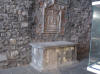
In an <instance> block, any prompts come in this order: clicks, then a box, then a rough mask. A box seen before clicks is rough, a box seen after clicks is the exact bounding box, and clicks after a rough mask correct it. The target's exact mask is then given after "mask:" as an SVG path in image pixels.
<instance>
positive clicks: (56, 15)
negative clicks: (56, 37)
mask: <svg viewBox="0 0 100 74" xmlns="http://www.w3.org/2000/svg"><path fill="white" fill-rule="evenodd" d="M66 6H67V0H66V1H65V2H64V1H63V0H37V1H36V9H35V19H34V21H35V24H36V25H37V27H36V32H37V33H39V34H40V33H61V31H62V30H63V27H64V26H63V25H62V24H65V18H64V15H65V12H66Z"/></svg>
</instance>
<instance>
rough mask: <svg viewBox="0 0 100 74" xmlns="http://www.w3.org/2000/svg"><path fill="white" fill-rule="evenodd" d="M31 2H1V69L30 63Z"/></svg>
mask: <svg viewBox="0 0 100 74" xmlns="http://www.w3.org/2000/svg"><path fill="white" fill-rule="evenodd" d="M31 3H32V2H31V0H0V67H3V68H8V67H14V66H20V65H24V64H28V63H29V62H30V58H31V57H30V56H31V55H30V46H29V41H30V39H31V38H30V37H29V35H28V10H29V7H30V5H31Z"/></svg>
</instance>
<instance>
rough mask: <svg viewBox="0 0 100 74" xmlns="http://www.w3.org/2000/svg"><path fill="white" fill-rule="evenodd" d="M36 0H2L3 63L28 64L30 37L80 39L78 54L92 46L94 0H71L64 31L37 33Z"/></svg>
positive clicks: (0, 41) (0, 61)
mask: <svg viewBox="0 0 100 74" xmlns="http://www.w3.org/2000/svg"><path fill="white" fill-rule="evenodd" d="M34 1H35V0H0V67H3V68H8V67H15V66H21V65H26V64H28V63H30V61H31V55H30V53H31V47H30V46H29V43H30V41H59V40H66V41H73V42H78V43H80V46H79V51H78V55H79V58H81V57H83V55H86V54H84V53H88V50H89V39H90V27H91V0H69V2H68V3H69V4H68V8H67V13H66V21H67V23H66V25H65V30H64V34H41V35H38V34H36V33H35V27H36V24H35V23H34V22H33V20H34V17H33V16H34V9H35V7H34Z"/></svg>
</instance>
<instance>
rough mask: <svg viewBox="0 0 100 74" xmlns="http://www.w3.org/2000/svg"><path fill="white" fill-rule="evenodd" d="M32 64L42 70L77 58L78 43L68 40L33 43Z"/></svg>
mask: <svg viewBox="0 0 100 74" xmlns="http://www.w3.org/2000/svg"><path fill="white" fill-rule="evenodd" d="M30 45H31V46H32V62H31V64H30V65H31V66H32V67H34V68H35V69H37V70H39V71H42V70H45V69H52V68H57V66H60V65H63V64H66V63H67V64H69V63H72V62H74V61H76V60H77V49H76V44H75V43H72V42H66V41H55V42H38V43H31V44H30Z"/></svg>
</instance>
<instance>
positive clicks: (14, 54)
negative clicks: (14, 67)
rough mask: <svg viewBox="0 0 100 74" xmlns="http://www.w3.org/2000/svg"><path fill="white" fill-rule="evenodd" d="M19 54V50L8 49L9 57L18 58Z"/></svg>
mask: <svg viewBox="0 0 100 74" xmlns="http://www.w3.org/2000/svg"><path fill="white" fill-rule="evenodd" d="M18 54H19V52H18V51H17V50H13V51H8V52H7V57H8V59H17V58H18Z"/></svg>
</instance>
